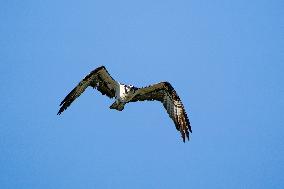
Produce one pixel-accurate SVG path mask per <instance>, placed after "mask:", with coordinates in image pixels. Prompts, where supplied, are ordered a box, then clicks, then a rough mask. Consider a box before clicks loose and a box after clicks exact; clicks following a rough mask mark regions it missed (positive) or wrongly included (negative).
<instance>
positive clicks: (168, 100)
mask: <svg viewBox="0 0 284 189" xmlns="http://www.w3.org/2000/svg"><path fill="white" fill-rule="evenodd" d="M144 100H150V101H152V100H157V101H160V102H162V103H163V105H164V107H165V109H166V110H167V113H168V114H169V117H170V118H171V119H172V120H173V121H174V123H175V126H176V129H177V130H178V131H180V133H181V136H182V139H183V142H184V141H185V138H187V139H189V132H192V131H191V126H190V122H189V120H188V117H187V114H186V112H185V108H184V106H183V104H182V102H181V100H180V98H179V96H178V95H177V92H176V91H175V90H174V88H173V87H172V85H171V84H170V83H168V82H160V83H157V84H154V85H150V86H148V87H144V88H140V89H138V90H137V91H136V92H135V96H134V97H133V98H132V100H131V101H130V102H136V101H144Z"/></svg>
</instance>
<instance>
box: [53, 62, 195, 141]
mask: <svg viewBox="0 0 284 189" xmlns="http://www.w3.org/2000/svg"><path fill="white" fill-rule="evenodd" d="M89 86H90V87H93V88H96V89H97V90H98V91H100V92H101V93H102V94H103V95H106V96H108V97H109V98H113V97H114V98H115V102H114V103H113V104H112V105H111V106H110V109H116V110H118V111H122V110H123V109H124V106H125V104H126V103H128V102H137V101H145V100H147V101H153V100H157V101H160V102H162V104H163V106H164V107H165V109H166V110H167V113H168V114H169V117H170V118H171V119H172V120H173V122H174V124H175V126H176V129H177V130H178V131H180V133H181V137H182V139H183V142H185V138H187V139H188V140H189V132H192V130H191V126H190V122H189V120H188V117H187V114H186V112H185V109H184V106H183V104H182V102H181V100H180V98H179V96H178V94H177V92H176V91H175V90H174V88H173V87H172V85H171V84H170V83H169V82H160V83H157V84H153V85H150V86H148V87H142V88H138V87H134V86H133V85H125V84H121V83H119V82H117V81H115V80H114V79H113V78H112V77H111V76H110V75H109V73H108V71H107V70H106V68H105V67H104V66H101V67H98V68H96V69H95V70H93V71H92V72H91V73H90V74H89V75H87V76H86V77H85V78H84V79H83V80H81V81H80V82H79V84H78V85H77V86H76V87H75V88H74V89H73V90H72V91H71V92H70V93H69V94H68V95H67V96H66V97H65V98H64V100H63V101H62V102H61V103H60V109H59V111H58V113H57V115H60V114H61V113H62V112H63V111H64V110H66V109H67V108H68V107H69V106H70V105H71V103H72V102H73V101H74V100H75V99H76V98H77V97H79V96H80V95H81V94H82V93H83V92H84V91H85V89H86V88H87V87H89Z"/></svg>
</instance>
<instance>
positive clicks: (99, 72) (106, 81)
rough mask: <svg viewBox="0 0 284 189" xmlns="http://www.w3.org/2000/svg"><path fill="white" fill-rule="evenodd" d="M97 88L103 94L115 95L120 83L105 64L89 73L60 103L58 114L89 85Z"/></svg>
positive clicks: (110, 96)
mask: <svg viewBox="0 0 284 189" xmlns="http://www.w3.org/2000/svg"><path fill="white" fill-rule="evenodd" d="M89 86H91V87H93V88H97V89H98V91H100V92H101V93H102V94H103V95H107V96H108V97H109V98H113V97H115V90H116V88H117V86H118V83H117V82H116V81H115V80H114V79H113V78H112V77H111V76H110V75H109V73H108V71H107V70H106V68H105V67H104V66H101V67H98V68H96V69H95V70H93V71H92V72H91V73H90V74H89V75H87V76H86V77H85V78H84V79H83V80H81V81H80V82H79V84H78V85H77V86H76V87H75V88H74V89H73V90H72V91H71V92H70V93H69V94H68V95H67V96H66V97H65V98H64V100H63V101H62V102H61V103H60V106H61V107H60V109H59V111H58V113H57V115H60V114H61V113H62V112H63V111H64V110H66V109H67V108H68V106H70V104H71V103H72V102H73V101H74V100H75V99H76V98H77V97H79V96H80V95H81V94H82V93H83V92H84V91H85V89H86V88H87V87H89Z"/></svg>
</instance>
